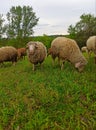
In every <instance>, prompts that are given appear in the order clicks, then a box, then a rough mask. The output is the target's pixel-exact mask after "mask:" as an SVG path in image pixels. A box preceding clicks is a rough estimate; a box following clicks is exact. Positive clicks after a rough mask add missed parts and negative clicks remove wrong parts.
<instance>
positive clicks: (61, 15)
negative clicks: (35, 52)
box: [0, 0, 96, 35]
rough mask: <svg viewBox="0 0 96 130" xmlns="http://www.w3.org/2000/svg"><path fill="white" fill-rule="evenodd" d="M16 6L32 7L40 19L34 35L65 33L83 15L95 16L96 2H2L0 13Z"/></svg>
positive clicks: (74, 0)
mask: <svg viewBox="0 0 96 130" xmlns="http://www.w3.org/2000/svg"><path fill="white" fill-rule="evenodd" d="M18 5H20V6H23V5H26V6H27V5H29V6H32V7H33V11H34V12H36V16H37V17H39V18H40V19H39V23H38V25H37V26H36V27H35V28H34V31H35V34H34V35H42V34H52V33H53V34H55V33H56V34H57V33H59V34H60V33H67V29H68V26H69V25H71V24H75V23H76V22H78V20H79V18H80V16H81V15H82V14H83V13H85V14H88V13H91V14H94V15H95V16H96V7H95V5H96V0H3V1H2V3H1V4H0V13H3V14H6V13H7V12H8V11H9V9H10V8H11V7H12V6H18Z"/></svg>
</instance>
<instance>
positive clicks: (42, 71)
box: [0, 56, 96, 130]
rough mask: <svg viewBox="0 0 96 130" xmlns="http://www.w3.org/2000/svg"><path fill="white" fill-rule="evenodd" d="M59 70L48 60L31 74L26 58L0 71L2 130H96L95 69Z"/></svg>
mask: <svg viewBox="0 0 96 130" xmlns="http://www.w3.org/2000/svg"><path fill="white" fill-rule="evenodd" d="M93 62H94V61H93V57H91V58H90V59H89V61H88V64H87V66H86V67H85V70H84V72H82V73H79V72H78V71H77V70H75V68H74V66H72V65H71V64H70V63H68V62H67V63H65V65H64V70H62V71H61V70H60V67H59V66H58V63H57V61H56V62H55V66H54V67H53V66H52V59H51V57H50V56H49V57H47V58H46V60H45V62H44V63H43V65H42V67H41V68H40V66H39V65H37V67H36V71H35V72H33V71H32V64H31V63H29V61H28V60H27V58H26V59H25V60H22V61H18V62H17V64H16V66H12V65H11V63H5V66H4V67H1V68H0V130H95V129H96V65H95V64H94V63H93Z"/></svg>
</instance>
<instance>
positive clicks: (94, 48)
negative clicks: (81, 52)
mask: <svg viewBox="0 0 96 130" xmlns="http://www.w3.org/2000/svg"><path fill="white" fill-rule="evenodd" d="M86 46H87V49H88V53H89V56H90V53H91V52H93V53H94V55H95V56H94V59H95V64H96V36H91V37H89V38H88V39H87V41H86Z"/></svg>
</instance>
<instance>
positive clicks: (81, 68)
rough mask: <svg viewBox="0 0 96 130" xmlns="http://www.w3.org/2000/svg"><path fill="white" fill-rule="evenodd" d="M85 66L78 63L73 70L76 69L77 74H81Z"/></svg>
mask: <svg viewBox="0 0 96 130" xmlns="http://www.w3.org/2000/svg"><path fill="white" fill-rule="evenodd" d="M85 65H86V64H85V63H81V62H78V63H76V64H75V68H77V69H78V71H79V72H82V71H83V69H84V67H85Z"/></svg>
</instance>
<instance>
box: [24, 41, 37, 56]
mask: <svg viewBox="0 0 96 130" xmlns="http://www.w3.org/2000/svg"><path fill="white" fill-rule="evenodd" d="M37 48H38V46H37V43H36V42H29V43H28V44H27V46H26V49H27V50H28V52H29V54H30V55H33V54H34V52H35V50H36V49H37Z"/></svg>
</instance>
